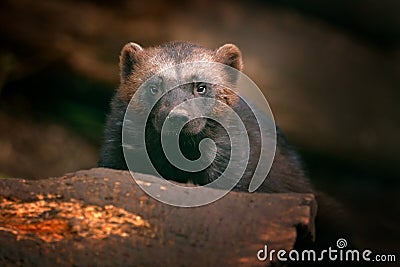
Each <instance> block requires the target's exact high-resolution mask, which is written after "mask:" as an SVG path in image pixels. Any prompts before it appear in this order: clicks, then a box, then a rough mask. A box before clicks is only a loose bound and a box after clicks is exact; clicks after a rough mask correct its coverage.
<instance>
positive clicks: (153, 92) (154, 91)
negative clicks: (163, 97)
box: [150, 85, 158, 95]
mask: <svg viewBox="0 0 400 267" xmlns="http://www.w3.org/2000/svg"><path fill="white" fill-rule="evenodd" d="M150 93H151V94H152V95H155V94H157V93H158V88H157V86H155V85H150Z"/></svg>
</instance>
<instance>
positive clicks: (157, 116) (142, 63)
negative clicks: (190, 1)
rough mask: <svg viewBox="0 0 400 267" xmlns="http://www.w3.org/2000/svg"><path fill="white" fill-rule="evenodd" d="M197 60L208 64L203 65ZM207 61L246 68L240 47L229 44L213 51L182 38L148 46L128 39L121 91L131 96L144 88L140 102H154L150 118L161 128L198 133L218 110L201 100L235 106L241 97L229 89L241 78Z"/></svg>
mask: <svg viewBox="0 0 400 267" xmlns="http://www.w3.org/2000/svg"><path fill="white" fill-rule="evenodd" d="M196 62H204V63H205V65H201V67H199V65H196V64H194V63H196ZM207 62H209V63H213V62H214V63H222V64H224V66H225V65H228V66H230V67H233V68H235V69H239V70H241V68H242V62H241V54H240V51H239V49H238V48H237V47H236V46H234V45H230V44H228V45H224V46H222V47H220V48H219V49H217V50H215V51H213V50H208V49H205V48H202V47H199V46H196V45H194V44H190V43H184V42H174V43H169V44H165V45H163V46H159V47H154V48H148V49H143V48H141V47H140V46H139V45H137V44H134V43H130V44H127V45H126V46H125V47H124V48H123V50H122V52H121V58H120V68H121V86H120V88H119V91H118V93H119V95H120V98H122V99H126V101H129V100H130V98H131V97H132V96H133V94H135V93H136V92H137V91H138V89H139V88H140V90H139V91H140V92H139V93H140V95H141V98H140V99H141V102H142V103H140V104H142V105H145V104H146V103H154V106H152V110H151V113H150V116H149V123H151V124H152V127H153V128H154V129H155V130H156V131H157V132H159V133H161V132H163V133H166V134H170V133H176V132H177V130H179V131H178V132H180V133H182V134H185V135H196V134H199V133H200V132H201V131H202V130H203V129H204V128H205V127H206V124H207V117H209V116H211V115H212V113H213V112H214V113H215V112H216V108H215V107H214V106H212V105H209V104H205V103H206V102H205V101H202V100H204V99H207V98H208V99H210V98H212V99H217V100H219V101H222V102H224V103H225V104H227V105H229V106H232V105H234V103H235V101H236V98H237V96H236V95H235V94H233V93H232V92H231V91H230V88H232V87H234V84H235V83H236V78H237V77H236V76H235V75H231V74H229V73H227V72H226V71H225V70H224V69H223V68H215V67H208V66H207V64H206V63H207ZM221 84H225V86H221ZM227 84H228V86H226V85H227ZM137 107H138V108H139V105H137ZM138 112H140V110H138ZM211 117H212V116H211ZM166 121H168V123H166Z"/></svg>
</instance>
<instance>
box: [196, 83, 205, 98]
mask: <svg viewBox="0 0 400 267" xmlns="http://www.w3.org/2000/svg"><path fill="white" fill-rule="evenodd" d="M196 92H197V93H198V94H199V95H204V94H205V93H206V92H207V85H205V84H204V83H200V84H198V85H197V86H196Z"/></svg>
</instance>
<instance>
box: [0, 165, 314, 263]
mask: <svg viewBox="0 0 400 267" xmlns="http://www.w3.org/2000/svg"><path fill="white" fill-rule="evenodd" d="M147 177H148V176H146V175H140V174H138V175H137V176H136V177H135V178H136V179H139V180H141V181H143V182H146V183H147V182H148V178H147ZM165 190H166V191H168V190H170V191H173V188H166V189H165ZM209 190H211V191H212V190H217V189H209ZM315 214H316V202H315V199H314V196H313V195H311V194H263V193H247V192H230V193H228V194H227V195H226V196H225V197H223V198H221V199H220V200H218V201H216V202H213V203H211V204H208V205H205V206H202V207H196V208H179V207H173V206H170V205H166V204H163V203H161V202H159V201H157V200H155V199H153V198H151V197H150V196H148V195H147V194H146V193H144V192H143V191H142V190H141V189H140V187H139V186H138V185H137V184H136V183H135V182H134V181H133V179H132V177H131V176H130V174H129V172H127V171H116V170H110V169H103V168H96V169H91V170H85V171H78V172H76V173H71V174H66V175H64V176H62V177H56V178H49V179H43V180H36V181H29V180H24V179H0V265H1V266H55V265H57V266H71V265H73V266H238V265H240V266H265V265H266V264H270V262H267V263H266V262H261V261H259V260H258V259H257V252H258V251H259V250H261V249H263V248H264V245H268V250H269V251H270V250H271V249H275V250H279V249H285V250H286V251H288V250H290V249H292V248H293V247H294V246H295V244H302V243H304V242H305V243H307V242H311V241H312V239H313V236H314V218H315Z"/></svg>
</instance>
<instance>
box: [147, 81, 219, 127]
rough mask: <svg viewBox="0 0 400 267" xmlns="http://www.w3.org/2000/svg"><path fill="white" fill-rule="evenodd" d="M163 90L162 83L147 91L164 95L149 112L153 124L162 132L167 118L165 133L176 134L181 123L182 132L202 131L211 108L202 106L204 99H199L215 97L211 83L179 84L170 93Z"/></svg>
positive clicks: (155, 94)
mask: <svg viewBox="0 0 400 267" xmlns="http://www.w3.org/2000/svg"><path fill="white" fill-rule="evenodd" d="M163 89H164V88H162V85H159V86H155V85H152V86H151V87H150V88H149V90H148V92H149V93H150V95H154V96H157V95H158V94H162V96H161V97H160V99H159V100H158V101H157V103H156V105H155V106H154V108H153V110H152V112H151V114H150V120H151V122H152V124H153V127H154V128H155V129H156V130H157V131H158V132H161V129H162V128H163V125H164V122H165V120H166V119H168V120H170V123H169V124H167V128H165V129H164V132H165V133H174V132H175V131H176V130H177V129H179V128H181V126H183V128H182V133H183V134H187V135H194V134H198V133H200V132H201V131H202V130H203V128H204V127H205V125H206V123H207V118H206V116H209V115H210V114H211V112H212V109H211V107H209V106H206V105H202V103H203V102H202V101H199V100H200V99H199V98H203V97H208V98H214V97H215V92H214V91H213V87H212V85H211V84H207V83H202V82H192V83H187V84H183V85H179V86H177V87H176V88H172V89H171V90H169V91H167V92H165V90H163ZM150 97H151V96H150ZM181 104H183V105H181Z"/></svg>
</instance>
